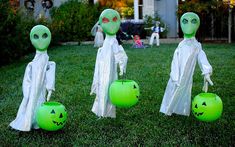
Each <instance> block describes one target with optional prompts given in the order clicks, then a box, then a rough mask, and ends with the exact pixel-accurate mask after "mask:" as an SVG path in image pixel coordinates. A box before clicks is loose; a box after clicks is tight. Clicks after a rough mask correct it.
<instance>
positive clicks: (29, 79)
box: [10, 25, 55, 131]
mask: <svg viewBox="0 0 235 147" xmlns="http://www.w3.org/2000/svg"><path fill="white" fill-rule="evenodd" d="M30 40H31V42H32V44H33V46H34V47H35V48H36V50H37V51H36V55H35V57H34V59H33V61H32V62H30V63H29V64H28V65H27V67H26V70H25V74H24V79H23V84H22V87H23V88H22V89H23V100H22V102H21V105H20V107H19V110H18V113H17V116H16V119H15V120H14V121H12V122H11V123H10V126H11V127H12V128H13V129H16V130H20V131H30V130H31V129H32V128H33V129H38V125H37V123H36V119H35V111H36V110H37V108H38V107H39V106H40V105H41V104H42V103H43V102H45V96H46V93H47V101H49V99H50V96H51V93H52V90H55V62H51V61H49V57H48V55H47V48H48V46H49V44H50V41H51V32H50V30H49V29H48V28H47V27H45V26H43V25H37V26H34V27H33V28H32V30H31V32H30ZM46 91H47V92H46Z"/></svg>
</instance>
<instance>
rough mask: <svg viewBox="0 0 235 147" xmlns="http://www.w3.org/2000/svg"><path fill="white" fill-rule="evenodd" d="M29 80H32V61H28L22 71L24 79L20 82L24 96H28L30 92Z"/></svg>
mask: <svg viewBox="0 0 235 147" xmlns="http://www.w3.org/2000/svg"><path fill="white" fill-rule="evenodd" d="M31 81H32V62H30V63H29V64H28V65H27V67H26V69H25V73H24V79H23V84H22V90H23V95H24V98H28V97H29V94H30V87H31Z"/></svg>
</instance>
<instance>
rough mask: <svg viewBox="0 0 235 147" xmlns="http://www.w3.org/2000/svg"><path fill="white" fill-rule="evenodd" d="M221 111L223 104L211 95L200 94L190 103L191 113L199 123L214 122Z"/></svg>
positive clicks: (218, 98)
mask: <svg viewBox="0 0 235 147" xmlns="http://www.w3.org/2000/svg"><path fill="white" fill-rule="evenodd" d="M222 111H223V104H222V101H221V99H220V97H219V96H217V95H216V94H213V93H200V94H199V95H197V96H196V97H195V98H194V99H193V102H192V113H193V115H194V116H195V117H196V118H197V119H199V120H201V121H206V122H210V121H214V120H216V119H218V118H219V117H220V116H221V114H222Z"/></svg>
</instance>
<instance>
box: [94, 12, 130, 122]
mask: <svg viewBox="0 0 235 147" xmlns="http://www.w3.org/2000/svg"><path fill="white" fill-rule="evenodd" d="M99 23H100V25H101V27H102V29H103V31H104V32H105V34H106V37H105V40H104V44H103V46H102V47H101V48H99V49H98V53H97V57H96V64H95V72H94V78H93V83H92V87H91V94H93V93H95V94H96V99H95V102H94V104H93V107H92V112H94V113H95V114H96V115H97V116H98V117H112V118H115V117H116V110H115V106H114V105H112V104H111V102H110V99H109V94H108V90H109V87H110V84H111V83H112V82H113V81H114V80H116V79H117V78H118V75H117V64H119V67H120V75H123V74H124V73H125V72H126V64H127V59H128V57H127V55H126V53H125V51H124V49H123V47H122V46H121V45H118V41H117V40H116V33H117V31H118V29H119V27H120V23H121V22H120V15H119V13H118V12H117V11H115V10H113V9H106V10H104V11H103V12H102V13H101V15H100V17H99Z"/></svg>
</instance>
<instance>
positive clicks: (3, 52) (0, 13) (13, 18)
mask: <svg viewBox="0 0 235 147" xmlns="http://www.w3.org/2000/svg"><path fill="white" fill-rule="evenodd" d="M34 24H35V22H34V19H33V16H31V15H30V14H26V13H25V11H24V10H23V9H18V10H16V11H15V10H14V9H13V8H12V7H11V6H10V4H9V1H8V0H2V2H1V3H0V44H1V49H0V66H1V65H4V64H7V63H9V62H11V61H13V60H14V59H17V58H19V57H21V56H22V55H24V54H26V53H28V52H29V51H30V45H31V43H30V40H29V32H30V30H31V28H32V27H33V26H34Z"/></svg>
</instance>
